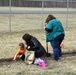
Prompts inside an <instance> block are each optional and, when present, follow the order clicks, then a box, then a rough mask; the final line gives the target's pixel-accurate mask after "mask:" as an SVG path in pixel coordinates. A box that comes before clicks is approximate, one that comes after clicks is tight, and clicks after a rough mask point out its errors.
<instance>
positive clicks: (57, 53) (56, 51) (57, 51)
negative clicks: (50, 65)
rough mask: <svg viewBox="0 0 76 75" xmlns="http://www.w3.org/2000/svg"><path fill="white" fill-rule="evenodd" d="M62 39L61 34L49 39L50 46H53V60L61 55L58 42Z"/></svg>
mask: <svg viewBox="0 0 76 75" xmlns="http://www.w3.org/2000/svg"><path fill="white" fill-rule="evenodd" d="M63 39H64V35H63V34H61V35H59V36H57V37H56V38H55V39H54V40H52V41H50V43H51V46H52V48H53V53H54V60H58V59H59V58H60V57H62V51H61V47H60V44H61V42H62V40H63Z"/></svg>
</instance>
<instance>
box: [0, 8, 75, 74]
mask: <svg viewBox="0 0 76 75" xmlns="http://www.w3.org/2000/svg"><path fill="white" fill-rule="evenodd" d="M24 9H25V8H23V9H22V8H20V9H17V10H24ZM0 10H7V7H6V8H3V9H2V8H1V7H0ZM13 10H15V8H13ZM28 10H29V9H28ZM36 10H37V9H36ZM38 10H41V9H38ZM46 10H48V9H46ZM49 10H50V9H49ZM54 15H55V16H56V17H57V18H58V19H60V20H61V22H62V23H63V27H64V29H65V39H64V47H63V48H62V52H64V53H67V52H69V54H66V55H63V58H62V59H61V60H59V61H57V62H56V61H54V60H52V59H53V55H52V56H51V57H48V58H47V57H45V59H46V60H47V64H48V66H47V67H45V68H42V67H40V66H38V65H33V64H32V65H26V64H25V63H24V62H22V61H13V62H11V61H3V62H1V60H3V59H8V58H11V57H13V56H14V55H15V53H16V51H17V49H18V44H19V43H20V42H24V41H23V40H22V36H23V35H24V34H25V33H29V34H31V35H33V36H35V37H36V38H37V39H38V40H39V41H40V42H41V44H42V45H43V46H44V48H46V42H45V31H44V30H43V29H42V25H41V24H42V21H41V19H42V15H41V14H12V15H11V16H12V18H11V20H12V22H11V23H12V25H11V29H12V32H8V31H9V22H8V21H9V18H8V16H9V15H8V14H0V75H76V55H75V54H70V53H71V52H72V51H73V52H74V51H75V52H76V39H75V38H76V37H75V36H76V21H75V19H76V14H69V15H68V16H69V18H68V27H67V28H66V14H63V15H62V14H54ZM46 17H47V14H46V15H44V20H45V18H46ZM48 45H49V46H48V47H49V52H50V53H52V54H53V51H52V48H51V46H50V43H49V44H48Z"/></svg>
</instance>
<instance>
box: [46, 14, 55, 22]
mask: <svg viewBox="0 0 76 75" xmlns="http://www.w3.org/2000/svg"><path fill="white" fill-rule="evenodd" d="M52 19H56V17H54V16H53V15H48V17H47V18H46V20H45V23H48V22H49V21H50V20H52Z"/></svg>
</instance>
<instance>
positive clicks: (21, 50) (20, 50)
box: [16, 47, 26, 61]
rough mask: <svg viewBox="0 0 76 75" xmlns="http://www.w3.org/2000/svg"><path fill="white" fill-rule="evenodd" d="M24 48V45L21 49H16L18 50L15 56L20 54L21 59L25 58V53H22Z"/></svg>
mask: <svg viewBox="0 0 76 75" xmlns="http://www.w3.org/2000/svg"><path fill="white" fill-rule="evenodd" d="M25 50H26V47H24V48H22V49H18V51H17V52H16V56H18V55H22V56H21V57H20V58H21V59H22V60H23V61H24V59H25V54H24V52H25Z"/></svg>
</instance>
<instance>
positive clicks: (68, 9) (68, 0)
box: [66, 0, 69, 28]
mask: <svg viewBox="0 0 76 75" xmlns="http://www.w3.org/2000/svg"><path fill="white" fill-rule="evenodd" d="M68 11H69V0H67V13H66V28H67V27H68V14H69V13H68Z"/></svg>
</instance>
